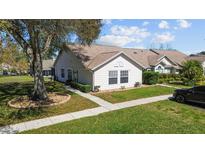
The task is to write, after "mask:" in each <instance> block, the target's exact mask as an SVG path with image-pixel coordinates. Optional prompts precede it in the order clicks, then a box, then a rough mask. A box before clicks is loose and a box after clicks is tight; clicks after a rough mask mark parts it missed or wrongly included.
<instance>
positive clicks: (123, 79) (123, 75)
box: [120, 70, 128, 83]
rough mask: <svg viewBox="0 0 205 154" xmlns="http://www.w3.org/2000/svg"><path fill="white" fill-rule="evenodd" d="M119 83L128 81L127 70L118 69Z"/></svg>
mask: <svg viewBox="0 0 205 154" xmlns="http://www.w3.org/2000/svg"><path fill="white" fill-rule="evenodd" d="M120 83H128V70H123V71H120Z"/></svg>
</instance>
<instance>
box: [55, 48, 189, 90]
mask: <svg viewBox="0 0 205 154" xmlns="http://www.w3.org/2000/svg"><path fill="white" fill-rule="evenodd" d="M185 57H186V55H185V54H183V53H181V52H179V51H162V50H159V51H158V50H144V49H143V50H142V49H128V48H120V47H113V46H104V45H91V46H81V45H68V46H65V47H64V49H63V50H61V51H60V53H59V55H58V57H57V59H56V61H55V63H54V70H55V78H56V79H57V80H59V81H61V82H66V81H67V80H74V81H77V82H80V83H84V84H90V85H92V89H93V90H95V89H99V90H108V89H117V88H127V87H133V86H135V85H138V84H141V83H142V71H143V70H154V71H158V72H160V73H177V72H178V70H179V69H180V66H181V63H182V62H183V60H184V58H185Z"/></svg>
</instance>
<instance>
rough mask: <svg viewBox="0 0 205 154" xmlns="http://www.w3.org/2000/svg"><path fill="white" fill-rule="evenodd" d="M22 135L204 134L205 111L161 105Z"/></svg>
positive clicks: (168, 102)
mask: <svg viewBox="0 0 205 154" xmlns="http://www.w3.org/2000/svg"><path fill="white" fill-rule="evenodd" d="M22 133H37V134H46V133H47V134H57V133H61V134H66V133H70V134H81V133H88V134H118V133H119V134H121V133H123V134H124V133H137V134H149V133H151V134H173V133H179V134H181V133H182V134H184V133H203V134H204V133H205V109H202V108H196V107H193V106H190V105H186V104H178V103H176V102H172V101H168V100H167V101H161V102H155V103H151V104H146V105H140V106H136V107H132V108H127V109H121V110H117V111H112V112H107V113H103V114H100V115H98V116H94V117H88V118H82V119H78V120H73V121H69V122H64V123H59V124H56V125H52V126H47V127H43V128H39V129H35V130H30V131H26V132H22Z"/></svg>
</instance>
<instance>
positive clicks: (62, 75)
mask: <svg viewBox="0 0 205 154" xmlns="http://www.w3.org/2000/svg"><path fill="white" fill-rule="evenodd" d="M64 77H65V72H64V69H61V78H64Z"/></svg>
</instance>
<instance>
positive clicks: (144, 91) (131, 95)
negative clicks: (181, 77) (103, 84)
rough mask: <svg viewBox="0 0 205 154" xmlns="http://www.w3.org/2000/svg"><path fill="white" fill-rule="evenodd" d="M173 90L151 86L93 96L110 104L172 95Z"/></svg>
mask: <svg viewBox="0 0 205 154" xmlns="http://www.w3.org/2000/svg"><path fill="white" fill-rule="evenodd" d="M173 91H174V88H168V87H162V86H151V87H142V88H136V89H131V90H123V91H115V92H104V93H96V94H94V95H96V96H98V97H100V98H102V99H104V100H107V101H109V102H111V103H119V102H124V101H129V100H134V99H139V98H146V97H153V96H159V95H165V94H171V93H173Z"/></svg>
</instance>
